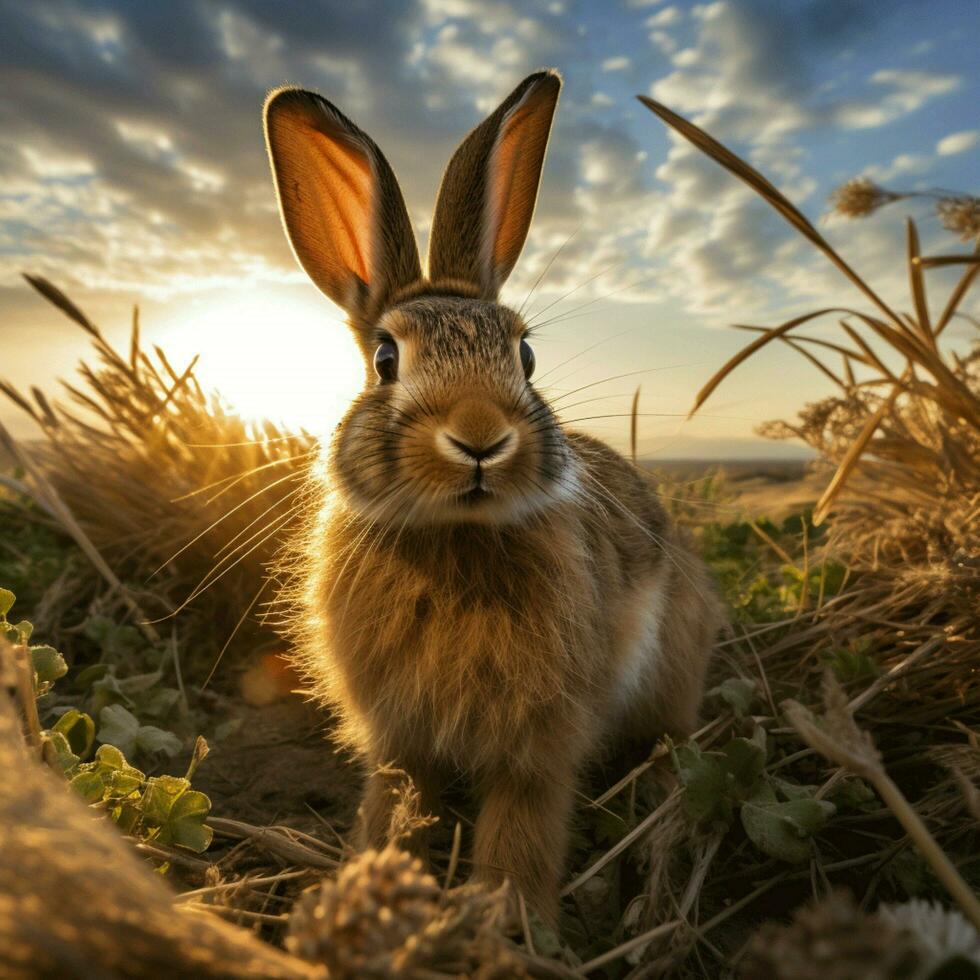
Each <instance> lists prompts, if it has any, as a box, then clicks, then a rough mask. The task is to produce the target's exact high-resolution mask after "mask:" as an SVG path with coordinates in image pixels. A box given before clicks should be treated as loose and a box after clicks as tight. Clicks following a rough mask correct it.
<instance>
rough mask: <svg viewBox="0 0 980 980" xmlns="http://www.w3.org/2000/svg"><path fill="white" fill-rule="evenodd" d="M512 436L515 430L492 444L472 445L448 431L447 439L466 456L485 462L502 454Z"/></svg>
mask: <svg viewBox="0 0 980 980" xmlns="http://www.w3.org/2000/svg"><path fill="white" fill-rule="evenodd" d="M512 438H513V432H508V433H506V434H505V435H504V437H503V438H502V439H498V440H497V441H496V442H495V443H493V444H492V445H490V446H471V445H469V443H465V442H462V441H461V440H459V439H457V438H455V437H454V436H451V435H449V433H448V432H447V433H446V439H447V440H448V441H449V442H450V443H451V444H452V445H453V446H454V447H455V448H456V449H458V450H459V451H460V452H461V453H462V454H463V455H464V456H469V457H470V458H471V459H474V460H476V462H478V463H484V462H486V461H487V460H491V459H493V458H494V457H495V456H500V455H501V454H502V453H503V452H504V451H505V450H506V449H507V446H508V444H509V443H510V440H511V439H512Z"/></svg>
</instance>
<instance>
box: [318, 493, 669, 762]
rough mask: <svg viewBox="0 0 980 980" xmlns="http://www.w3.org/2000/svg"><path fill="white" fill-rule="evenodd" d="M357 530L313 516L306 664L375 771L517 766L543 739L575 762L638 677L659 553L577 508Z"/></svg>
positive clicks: (650, 633) (658, 580) (655, 619)
mask: <svg viewBox="0 0 980 980" xmlns="http://www.w3.org/2000/svg"><path fill="white" fill-rule="evenodd" d="M356 523H357V522H356V520H353V523H352V515H351V514H350V513H349V512H347V511H346V510H344V509H343V508H337V509H336V510H335V511H332V510H331V509H330V508H325V509H324V510H323V512H322V513H321V516H320V520H319V522H318V528H317V531H316V534H315V538H316V539H318V540H319V547H320V549H321V550H320V556H321V557H320V559H319V560H318V561H317V562H316V563H315V564H313V565H311V573H310V575H309V577H308V580H307V582H306V589H305V604H306V606H307V611H306V614H305V622H306V624H307V636H306V641H305V643H304V649H305V657H304V660H305V663H304V666H305V667H306V669H307V672H308V673H309V674H310V676H311V677H312V678H313V680H314V682H315V685H316V688H317V691H318V693H319V695H320V696H321V697H322V698H323V699H324V700H325V701H327V702H328V703H330V704H331V705H332V706H333V708H334V710H335V711H336V712H337V714H338V716H339V718H338V720H339V730H338V736H339V737H340V739H341V740H342V741H344V742H346V743H347V744H350V745H352V746H354V747H357V748H358V749H360V750H362V751H364V752H366V753H368V754H370V755H371V756H373V757H375V759H376V761H378V762H381V761H386V759H390V758H395V757H399V758H404V757H405V756H406V755H408V756H416V757H418V758H420V759H427V760H442V761H445V762H448V763H451V764H454V765H459V766H464V767H472V766H478V767H479V766H487V767H492V766H494V765H499V764H502V763H503V764H506V765H509V766H523V765H525V764H526V765H530V760H529V759H525V758H524V753H525V749H526V747H527V746H528V745H532V744H533V745H534V746H536V751H537V753H538V756H540V746H541V742H542V740H545V741H547V740H549V739H554V740H555V750H556V751H561V752H563V753H564V752H569V751H571V752H572V753H573V754H576V755H578V754H583V753H585V752H587V751H588V749H589V747H590V746H591V744H592V743H594V742H595V740H596V738H597V736H598V735H599V734H600V732H601V731H602V729H603V727H604V726H605V724H606V723H607V722H608V720H609V717H610V715H611V713H614V712H615V711H616V710H617V709H621V708H622V707H623V702H624V698H627V699H628V697H629V695H630V694H631V693H632V692H633V691H634V690H635V689H636V688H637V687H638V685H639V684H640V682H641V678H642V676H643V674H644V672H645V671H648V668H649V661H650V659H651V655H652V653H653V650H652V646H655V639H656V633H657V630H658V629H659V617H660V613H661V610H662V605H663V604H662V602H660V601H659V600H657V595H658V594H659V593H660V592H662V591H663V578H664V571H665V568H664V565H665V563H664V561H663V556H662V554H660V553H659V551H658V550H657V549H656V548H654V547H652V546H650V545H649V542H648V543H647V547H643V548H641V549H639V551H638V550H637V548H636V542H635V541H630V542H622V541H618V540H617V539H616V535H610V534H609V533H608V522H607V524H606V525H605V526H604V527H603V528H602V529H601V530H600V528H599V527H597V526H594V524H593V523H592V522H591V520H590V515H589V513H588V511H586V510H583V511H582V512H581V513H578V514H576V515H574V516H570V515H569V514H568V513H567V511H565V512H563V513H562V514H561V515H555V516H552V517H549V516H548V515H541V516H540V517H539V518H538V519H536V520H534V521H531V522H529V523H528V524H527V525H525V526H521V527H513V528H490V527H483V526H479V525H461V526H453V527H445V528H427V529H412V528H402V529H400V530H399V529H394V530H387V531H384V530H379V531H373V530H372V529H370V528H363V529H361V532H360V533H361V534H362V537H360V539H358V532H356V531H355V527H356ZM624 533H626V534H632V533H635V529H633V530H632V531H630V530H627V531H625V532H624ZM638 556H639V557H638Z"/></svg>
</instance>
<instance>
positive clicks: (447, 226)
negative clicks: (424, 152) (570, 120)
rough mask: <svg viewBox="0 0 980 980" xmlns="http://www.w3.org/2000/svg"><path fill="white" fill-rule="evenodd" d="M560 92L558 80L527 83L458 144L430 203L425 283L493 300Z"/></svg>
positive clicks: (524, 227) (527, 219) (531, 78)
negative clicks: (454, 283) (455, 285)
mask: <svg viewBox="0 0 980 980" xmlns="http://www.w3.org/2000/svg"><path fill="white" fill-rule="evenodd" d="M560 91H561V76H560V75H559V74H558V72H556V71H554V70H549V71H539V72H535V73H534V74H533V75H528V77H527V78H525V79H524V81H523V82H521V83H520V85H518V86H517V88H515V89H514V91H513V92H511V93H510V95H508V96H507V98H506V99H504V101H503V102H502V103H501V104H500V105H499V106H498V107H497V109H496V111H495V112H493V113H492V114H491V115H490V116H489V117H487V119H485V120H484V121H483V122H482V123H480V125H479V126H477V127H476V129H474V130H473V132H471V133H470V134H469V136H467V137H466V139H464V140H463V142H462V143H461V144H460V146H459V149H457V150H456V153H455V154H454V155H453V158H452V160H450V161H449V166H448V167H447V168H446V173H445V175H444V176H443V178H442V185H441V186H440V188H439V198H438V200H437V201H436V212H435V216H434V217H433V219H432V233H431V235H430V237H429V278H430V279H433V280H437V279H462V280H463V281H465V282H468V283H470V284H472V285H474V286H476V287H477V289H478V290H479V292H480V294H481V295H482V296H483V297H485V298H486V299H496V298H497V293H498V292H499V291H500V287H501V286H502V285H503V283H504V280H505V279H506V278H507V277H508V276H509V275H510V272H511V269H513V268H514V264H515V263H516V262H517V257H518V256H519V255H520V254H521V249H522V248H523V247H524V240H525V239H526V238H527V233H528V229H529V228H530V226H531V217H532V216H533V214H534V205H535V203H536V202H537V199H538V186H539V184H540V183H541V169H542V167H543V166H544V157H545V151H546V150H547V148H548V137H549V136H550V135H551V121H552V118H553V117H554V114H555V108H556V107H557V105H558V94H559V92H560Z"/></svg>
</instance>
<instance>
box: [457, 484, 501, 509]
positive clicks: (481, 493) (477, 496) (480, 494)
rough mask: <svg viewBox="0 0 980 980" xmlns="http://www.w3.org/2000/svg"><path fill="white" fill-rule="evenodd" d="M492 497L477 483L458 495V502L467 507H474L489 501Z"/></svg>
mask: <svg viewBox="0 0 980 980" xmlns="http://www.w3.org/2000/svg"><path fill="white" fill-rule="evenodd" d="M492 496H493V494H492V493H491V492H490V491H489V490H487V488H486V487H484V486H483V484H482V483H477V484H476V485H475V486H472V487H470V489H469V490H466V491H464V492H463V493H461V494H460V495H459V502H460V503H461V504H464V505H465V506H467V507H475V506H476V505H477V504H482V503H483V502H484V501H485V500H489V499H490V498H491V497H492Z"/></svg>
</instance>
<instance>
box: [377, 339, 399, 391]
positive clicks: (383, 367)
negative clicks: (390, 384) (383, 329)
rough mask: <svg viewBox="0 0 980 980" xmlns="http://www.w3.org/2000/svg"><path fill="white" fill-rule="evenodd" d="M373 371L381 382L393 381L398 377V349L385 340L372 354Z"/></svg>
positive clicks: (392, 343) (391, 342) (392, 342)
mask: <svg viewBox="0 0 980 980" xmlns="http://www.w3.org/2000/svg"><path fill="white" fill-rule="evenodd" d="M374 370H375V371H377V372H378V377H379V378H380V379H381V380H382V381H394V380H395V378H397V377H398V347H397V346H396V345H395V343H394V341H391V340H386V341H384V342H383V343H381V344H380V345H379V346H378V349H377V350H376V351H375V352H374Z"/></svg>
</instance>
